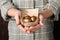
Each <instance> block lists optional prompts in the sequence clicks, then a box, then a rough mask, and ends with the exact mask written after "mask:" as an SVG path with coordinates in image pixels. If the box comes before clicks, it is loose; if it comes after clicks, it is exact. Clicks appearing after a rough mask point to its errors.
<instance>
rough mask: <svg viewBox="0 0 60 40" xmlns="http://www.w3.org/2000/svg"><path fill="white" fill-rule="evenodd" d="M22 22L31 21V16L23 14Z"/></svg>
mask: <svg viewBox="0 0 60 40" xmlns="http://www.w3.org/2000/svg"><path fill="white" fill-rule="evenodd" d="M23 21H24V22H31V17H30V16H25V17H23Z"/></svg>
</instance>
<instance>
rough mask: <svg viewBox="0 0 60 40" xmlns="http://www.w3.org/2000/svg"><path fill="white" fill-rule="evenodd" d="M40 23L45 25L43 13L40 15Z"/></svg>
mask: <svg viewBox="0 0 60 40" xmlns="http://www.w3.org/2000/svg"><path fill="white" fill-rule="evenodd" d="M39 18H40V25H44V18H43V15H40V17H39Z"/></svg>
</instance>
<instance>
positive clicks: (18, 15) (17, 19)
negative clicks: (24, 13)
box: [14, 12, 26, 32]
mask: <svg viewBox="0 0 60 40" xmlns="http://www.w3.org/2000/svg"><path fill="white" fill-rule="evenodd" d="M14 18H15V20H16V24H17V26H18V28H19V29H20V30H22V31H24V32H26V29H25V27H24V26H23V25H22V24H21V23H20V18H21V12H16V15H15V17H14Z"/></svg>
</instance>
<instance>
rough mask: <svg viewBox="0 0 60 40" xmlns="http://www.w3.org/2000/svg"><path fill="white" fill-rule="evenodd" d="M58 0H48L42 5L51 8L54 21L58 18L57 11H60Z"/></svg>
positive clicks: (59, 0) (59, 1)
mask: <svg viewBox="0 0 60 40" xmlns="http://www.w3.org/2000/svg"><path fill="white" fill-rule="evenodd" d="M59 4H60V0H49V2H48V3H47V4H46V5H45V6H44V8H48V9H51V10H52V12H53V13H54V19H53V20H54V21H58V20H59V16H58V15H59V13H60V5H59Z"/></svg>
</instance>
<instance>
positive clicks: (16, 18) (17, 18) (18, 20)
mask: <svg viewBox="0 0 60 40" xmlns="http://www.w3.org/2000/svg"><path fill="white" fill-rule="evenodd" d="M15 20H16V24H17V25H19V24H20V18H19V16H18V15H15Z"/></svg>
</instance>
